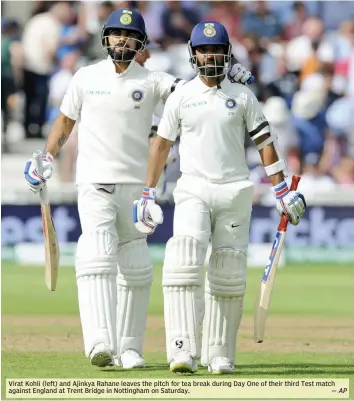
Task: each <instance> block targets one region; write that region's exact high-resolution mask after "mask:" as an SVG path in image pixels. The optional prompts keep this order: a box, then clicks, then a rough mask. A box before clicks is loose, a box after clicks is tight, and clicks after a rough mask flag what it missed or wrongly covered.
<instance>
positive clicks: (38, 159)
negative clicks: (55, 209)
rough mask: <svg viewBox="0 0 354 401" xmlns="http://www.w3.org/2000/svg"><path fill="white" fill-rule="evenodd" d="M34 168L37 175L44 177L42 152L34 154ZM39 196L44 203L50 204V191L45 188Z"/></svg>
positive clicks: (38, 151)
mask: <svg viewBox="0 0 354 401" xmlns="http://www.w3.org/2000/svg"><path fill="white" fill-rule="evenodd" d="M33 159H34V166H35V168H36V171H37V173H38V174H39V175H40V176H42V175H43V163H42V152H41V151H40V150H37V152H34V153H33ZM39 196H40V198H41V201H42V203H48V190H47V187H46V186H44V187H43V188H42V189H41V190H40V192H39Z"/></svg>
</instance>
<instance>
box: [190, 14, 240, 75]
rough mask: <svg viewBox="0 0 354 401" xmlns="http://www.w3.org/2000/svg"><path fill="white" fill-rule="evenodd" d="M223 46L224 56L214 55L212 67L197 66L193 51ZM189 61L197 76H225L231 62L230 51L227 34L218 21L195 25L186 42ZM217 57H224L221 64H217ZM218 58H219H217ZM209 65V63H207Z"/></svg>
mask: <svg viewBox="0 0 354 401" xmlns="http://www.w3.org/2000/svg"><path fill="white" fill-rule="evenodd" d="M208 45H209V46H224V48H225V50H224V54H214V67H212V68H210V67H207V66H206V65H198V61H197V57H196V53H195V49H196V48H197V47H202V46H208ZM188 50H189V56H190V58H189V61H190V63H191V65H192V68H193V69H195V70H196V72H197V73H198V74H199V75H202V76H209V77H218V76H222V75H225V73H226V71H227V69H228V67H229V65H230V61H231V50H232V46H231V44H230V39H229V34H228V32H227V30H226V28H225V27H224V25H223V24H220V22H218V21H204V22H200V23H199V24H197V25H196V26H195V27H194V29H193V31H192V33H191V37H190V40H189V41H188ZM217 56H224V59H223V63H221V64H219V63H218V62H217ZM218 58H220V57H218ZM208 63H209V64H210V61H208Z"/></svg>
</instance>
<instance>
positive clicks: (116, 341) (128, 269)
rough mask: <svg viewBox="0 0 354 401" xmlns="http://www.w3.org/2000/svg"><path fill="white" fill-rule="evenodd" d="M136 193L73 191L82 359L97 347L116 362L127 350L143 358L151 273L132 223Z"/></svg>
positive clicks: (136, 188) (122, 188)
mask: <svg viewBox="0 0 354 401" xmlns="http://www.w3.org/2000/svg"><path fill="white" fill-rule="evenodd" d="M141 192H142V186H141V185H127V184H116V185H96V184H87V185H80V186H79V187H78V209H79V215H80V222H81V228H82V235H81V236H80V239H79V241H78V246H77V252H76V263H75V268H76V278H77V286H78V298H79V309H80V317H81V324H82V331H83V338H84V346H85V354H86V355H87V356H89V355H90V353H91V352H92V350H93V348H94V347H95V345H97V344H99V343H104V344H105V345H106V346H108V347H110V349H111V351H112V354H113V355H116V356H117V357H118V358H119V356H120V355H121V353H122V352H124V351H125V350H126V349H129V348H131V349H134V350H136V351H137V352H138V353H140V354H141V353H142V344H143V335H144V331H145V327H146V319H147V311H148V303H149V293H150V287H151V283H152V279H153V269H152V265H151V262H150V257H149V252H148V248H147V243H146V237H145V235H144V234H142V233H140V232H139V231H138V230H137V229H136V228H135V225H134V222H133V213H132V205H133V201H134V200H135V199H140V196H141Z"/></svg>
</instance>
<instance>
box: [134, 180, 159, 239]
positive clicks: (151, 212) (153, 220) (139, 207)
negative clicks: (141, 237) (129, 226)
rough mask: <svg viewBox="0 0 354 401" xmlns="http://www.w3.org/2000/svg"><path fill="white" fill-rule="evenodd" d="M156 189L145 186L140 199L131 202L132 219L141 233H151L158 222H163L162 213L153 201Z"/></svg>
mask: <svg viewBox="0 0 354 401" xmlns="http://www.w3.org/2000/svg"><path fill="white" fill-rule="evenodd" d="M155 198H156V189H155V188H148V187H145V188H144V191H143V193H142V195H141V198H140V200H136V201H134V203H133V220H134V224H135V227H136V228H137V229H138V230H139V231H140V232H142V233H144V234H147V235H150V234H152V233H153V232H154V231H155V229H156V227H157V225H158V224H162V222H163V213H162V210H161V208H160V206H159V205H157V204H156V203H155Z"/></svg>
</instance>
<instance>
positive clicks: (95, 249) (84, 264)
mask: <svg viewBox="0 0 354 401" xmlns="http://www.w3.org/2000/svg"><path fill="white" fill-rule="evenodd" d="M117 245H118V237H117V236H116V235H114V234H112V233H110V232H108V231H96V232H93V233H89V234H82V235H81V236H80V238H79V241H78V243H77V248H76V263H75V266H76V277H80V276H83V275H95V274H116V273H117Z"/></svg>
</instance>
